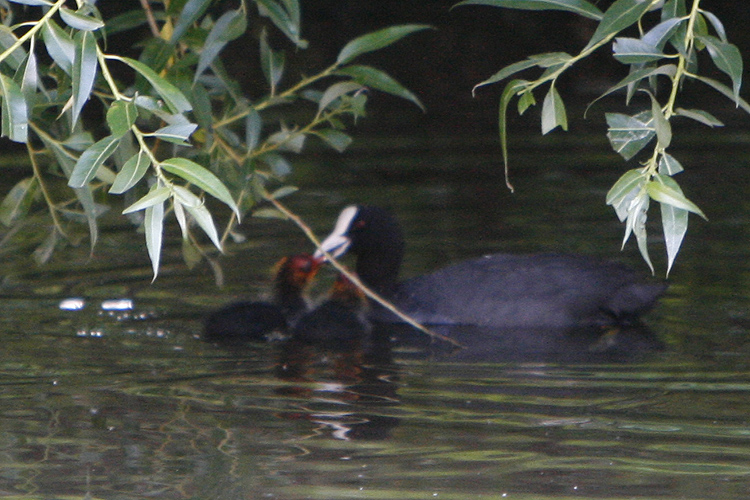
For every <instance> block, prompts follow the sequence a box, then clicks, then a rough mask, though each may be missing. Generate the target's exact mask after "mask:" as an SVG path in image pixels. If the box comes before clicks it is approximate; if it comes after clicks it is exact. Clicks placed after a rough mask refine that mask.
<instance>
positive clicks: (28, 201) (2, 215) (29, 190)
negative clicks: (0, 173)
mask: <svg viewBox="0 0 750 500" xmlns="http://www.w3.org/2000/svg"><path fill="white" fill-rule="evenodd" d="M38 193H39V182H38V181H37V179H36V178H34V177H27V178H25V179H22V180H21V181H19V182H17V183H16V185H15V186H13V187H12V188H11V190H10V191H8V194H6V195H5V198H3V202H2V203H0V222H2V223H3V224H4V225H5V226H10V225H11V224H13V223H14V222H16V221H17V220H20V219H22V218H23V217H25V216H26V214H28V213H29V209H30V208H31V205H32V203H33V202H34V199H35V198H36V197H37V195H38Z"/></svg>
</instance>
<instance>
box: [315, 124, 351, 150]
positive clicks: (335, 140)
mask: <svg viewBox="0 0 750 500" xmlns="http://www.w3.org/2000/svg"><path fill="white" fill-rule="evenodd" d="M315 135H317V136H318V137H320V138H321V139H323V140H324V141H325V142H326V143H328V145H329V146H331V147H332V148H333V149H335V150H336V151H337V152H339V153H343V152H344V151H345V150H346V148H348V147H349V144H351V143H352V138H351V136H349V135H348V134H345V133H344V132H342V131H340V130H336V129H324V130H317V131H315Z"/></svg>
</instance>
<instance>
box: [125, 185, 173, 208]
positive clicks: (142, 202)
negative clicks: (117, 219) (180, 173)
mask: <svg viewBox="0 0 750 500" xmlns="http://www.w3.org/2000/svg"><path fill="white" fill-rule="evenodd" d="M170 196H172V191H171V190H170V189H169V188H168V187H166V186H157V185H154V186H153V187H152V188H151V190H150V191H149V192H148V193H147V194H146V195H145V196H144V197H142V198H141V199H139V200H138V201H136V202H135V203H133V204H132V205H130V206H129V207H127V208H126V209H125V210H123V211H122V213H123V215H125V214H130V213H133V212H137V211H139V210H144V209H146V208H149V207H153V206H155V205H159V204H161V203H164V202H165V201H167V200H168V199H169V197H170Z"/></svg>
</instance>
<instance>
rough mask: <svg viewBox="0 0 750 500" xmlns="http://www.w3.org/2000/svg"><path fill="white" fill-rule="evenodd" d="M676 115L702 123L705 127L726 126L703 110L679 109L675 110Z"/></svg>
mask: <svg viewBox="0 0 750 500" xmlns="http://www.w3.org/2000/svg"><path fill="white" fill-rule="evenodd" d="M675 115H677V116H684V117H685V118H690V119H691V120H695V121H697V122H699V123H702V124H703V125H708V126H709V127H723V126H724V124H723V123H722V122H721V121H719V120H718V119H717V118H716V117H715V116H714V115H712V114H711V113H709V112H708V111H703V110H702V109H684V108H677V109H675Z"/></svg>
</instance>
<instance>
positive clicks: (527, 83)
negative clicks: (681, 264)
mask: <svg viewBox="0 0 750 500" xmlns="http://www.w3.org/2000/svg"><path fill="white" fill-rule="evenodd" d="M686 3H687V0H667V1H666V2H663V1H661V0H616V1H615V2H613V3H612V4H611V5H610V6H609V8H607V10H606V11H605V12H602V11H601V10H599V8H598V7H596V6H595V5H593V4H592V3H590V2H588V1H586V0H465V1H463V2H460V3H459V4H457V5H490V6H494V7H503V8H515V9H527V10H563V11H568V12H573V13H576V14H578V15H581V16H584V17H586V18H589V19H592V20H594V21H596V22H597V23H598V24H597V27H596V30H595V31H594V33H593V35H592V36H591V39H590V40H589V41H588V43H587V44H586V45H585V46H584V47H583V48H582V49H581V51H580V52H579V53H578V54H576V55H571V54H567V53H561V52H552V53H545V54H537V55H532V56H529V57H528V58H527V59H526V60H524V61H520V62H516V63H513V64H511V65H509V66H506V67H505V68H503V69H501V70H500V71H498V72H497V73H495V74H494V75H492V76H491V77H490V78H488V79H486V80H484V81H483V82H480V83H479V84H477V85H476V86H475V90H476V88H478V87H481V86H484V85H490V84H493V83H497V82H500V81H502V80H505V79H506V78H508V77H511V76H513V75H516V74H517V73H519V72H521V71H524V70H528V69H532V68H538V69H541V70H542V74H541V76H539V77H538V78H537V79H536V80H522V79H514V80H511V81H510V82H508V83H506V85H505V89H504V91H503V94H502V97H501V98H500V118H499V129H500V140H501V145H502V150H503V158H504V161H505V172H506V182H507V176H508V149H507V120H506V115H507V109H508V106H509V104H510V102H511V101H512V99H513V98H514V97H518V112H519V113H520V114H522V113H523V112H524V111H525V110H526V109H527V108H528V107H529V106H533V105H534V104H536V99H535V96H534V92H535V91H536V90H537V89H539V88H541V87H544V86H548V90H547V93H546V95H545V98H544V101H543V105H542V113H541V122H542V123H541V125H542V133H543V134H547V133H548V132H550V131H552V130H554V129H555V128H557V127H560V128H562V129H564V130H567V126H568V122H567V115H566V111H565V103H564V101H563V99H562V97H561V96H560V94H559V93H558V92H557V90H556V85H555V84H556V82H557V79H558V78H559V77H560V76H561V75H562V74H563V73H564V72H565V71H567V70H568V69H570V68H571V67H572V66H574V65H575V64H576V63H578V62H579V61H581V60H582V59H585V58H586V57H588V56H590V55H591V54H592V53H593V52H594V51H596V50H597V49H599V48H601V47H603V46H605V45H608V44H610V43H611V44H612V55H613V57H614V58H615V59H616V60H617V61H619V62H620V63H622V64H625V65H627V66H628V67H629V74H628V76H626V77H625V78H623V79H622V80H621V81H620V82H618V83H617V84H615V85H614V86H612V87H611V88H609V89H608V90H607V91H606V92H604V94H603V95H602V96H600V97H599V98H597V100H598V99H601V98H602V97H605V96H608V95H610V94H613V93H615V92H620V91H623V92H624V93H625V99H626V102H627V103H630V101H631V98H632V97H633V96H634V95H635V93H636V92H643V93H645V94H646V95H648V97H649V101H650V106H648V107H646V108H645V109H640V110H638V111H637V112H635V113H634V114H632V115H629V114H623V113H607V114H606V121H607V125H608V132H607V137H608V138H609V141H610V144H611V145H612V148H613V149H614V150H615V151H616V152H617V153H619V154H620V155H621V156H622V157H623V158H624V159H625V160H630V159H631V158H634V157H636V156H637V155H639V154H641V153H644V151H645V150H646V148H647V147H650V148H651V149H650V151H649V152H647V153H646V154H645V155H644V156H645V160H643V163H642V166H641V167H639V168H635V169H631V170H629V171H627V172H626V173H625V174H623V176H622V177H621V178H620V180H618V181H617V182H616V183H615V185H614V186H613V187H612V189H610V191H609V193H608V194H607V200H606V201H607V204H608V205H611V206H612V207H613V208H614V209H615V212H616V214H617V216H618V217H619V219H620V221H622V222H624V223H625V237H624V240H623V246H624V245H625V243H626V242H627V240H628V239H629V237H630V235H631V234H634V235H635V237H636V240H637V242H638V248H639V249H640V252H641V255H642V256H643V259H644V260H645V261H646V263H647V264H648V265H649V267H650V268H651V270H652V272H653V269H654V268H653V265H652V264H651V259H650V257H649V253H648V245H647V234H646V222H647V219H648V209H649V202H650V200H653V201H656V202H658V203H659V204H660V205H661V221H662V227H663V230H664V238H665V243H666V250H667V258H668V268H667V273H668V272H669V270H670V269H671V268H672V265H673V264H674V260H675V258H676V256H677V253H678V252H679V249H680V247H681V245H682V241H683V238H684V236H685V234H686V232H687V227H688V214H689V213H691V212H692V213H694V214H697V215H699V216H701V217H704V218H705V215H704V214H703V212H702V211H701V210H700V208H698V206H696V205H695V204H694V203H693V202H691V201H690V200H688V199H687V198H686V197H685V195H684V193H683V192H682V189H681V188H680V186H679V185H678V184H677V182H676V181H675V180H674V178H673V176H674V175H675V174H677V173H679V172H681V171H682V170H683V168H682V165H681V164H680V162H679V161H678V160H677V159H676V158H675V157H674V156H672V155H671V154H670V153H668V152H667V150H668V148H669V147H670V144H671V142H672V119H673V118H675V117H683V118H688V119H691V120H694V121H696V122H698V123H701V124H703V125H706V126H709V127H717V126H722V123H721V122H720V121H719V120H717V119H716V118H715V117H714V116H713V115H711V114H710V113H709V112H708V111H705V110H701V109H683V108H681V107H679V106H678V105H677V97H678V95H679V93H680V91H681V90H682V87H683V83H684V81H685V80H694V81H697V82H701V83H703V84H705V85H707V86H708V87H711V88H712V89H714V90H717V91H718V92H719V93H721V94H723V95H724V96H726V97H728V98H729V99H731V100H732V101H733V102H734V103H735V104H736V105H737V106H738V107H740V108H742V109H743V110H744V111H746V112H748V113H750V105H748V103H747V102H746V101H744V100H743V99H742V98H741V97H740V88H741V84H742V70H743V66H742V57H741V55H740V52H739V50H738V49H737V47H736V46H734V45H733V44H731V43H729V41H728V39H727V35H726V31H725V29H724V26H723V24H722V23H721V21H720V20H719V18H718V17H717V16H716V15H714V14H712V13H711V12H709V11H707V10H704V9H702V8H701V7H700V3H701V1H700V0H692V5H691V6H690V9H689V10H688V8H687V5H686ZM625 31H627V33H628V34H630V33H631V32H633V33H634V34H637V37H634V36H625V34H624V33H623V32H625ZM700 53H707V54H708V58H709V59H710V60H711V61H712V62H713V64H714V65H715V66H716V68H718V69H719V70H720V71H721V72H722V73H724V74H725V75H726V77H728V79H729V81H730V85H726V84H724V83H721V82H719V81H716V80H714V79H711V78H708V77H705V76H702V75H700V74H699V73H698V67H699V55H700ZM659 77H662V79H663V78H666V79H668V83H669V92H668V95H667V98H666V99H664V100H663V102H660V101H659V100H658V99H657V97H656V87H657V80H658V79H659ZM507 183H508V186H509V187H510V188H511V189H512V186H511V185H510V183H509V182H507Z"/></svg>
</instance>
